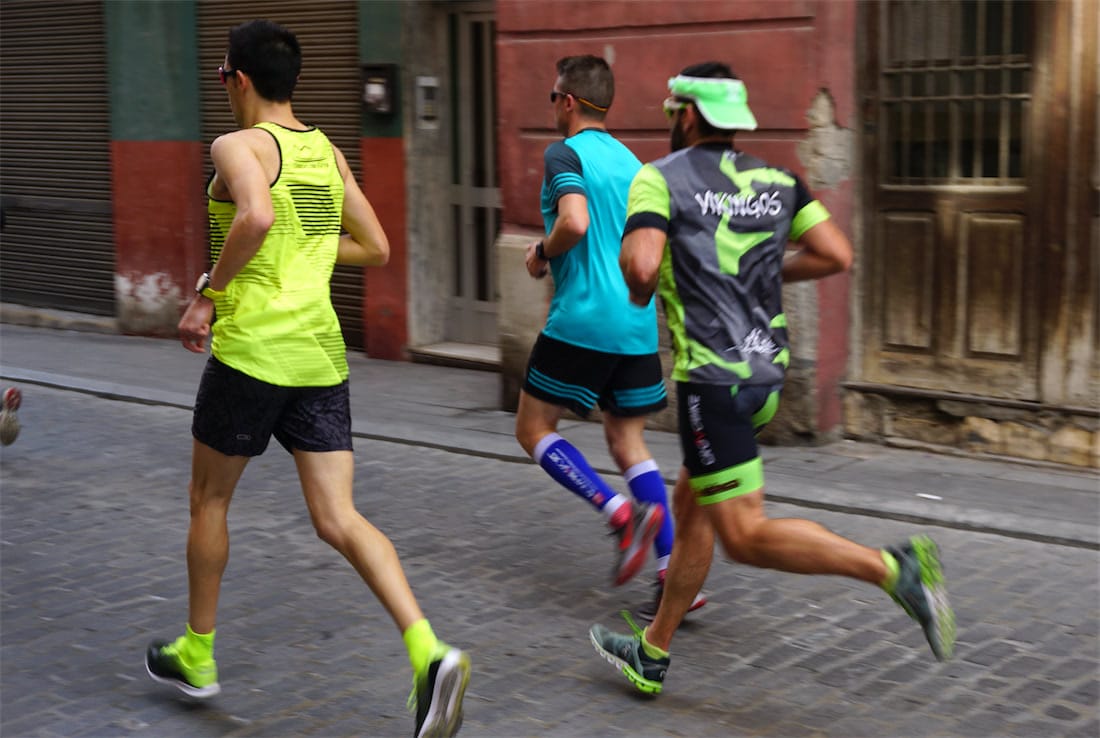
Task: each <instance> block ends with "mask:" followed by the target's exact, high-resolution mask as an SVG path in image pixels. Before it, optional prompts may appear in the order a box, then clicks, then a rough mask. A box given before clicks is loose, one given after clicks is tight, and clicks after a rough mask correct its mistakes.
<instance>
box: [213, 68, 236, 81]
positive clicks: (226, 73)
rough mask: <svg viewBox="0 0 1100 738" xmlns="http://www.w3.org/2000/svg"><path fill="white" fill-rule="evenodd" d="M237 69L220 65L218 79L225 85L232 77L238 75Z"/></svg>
mask: <svg viewBox="0 0 1100 738" xmlns="http://www.w3.org/2000/svg"><path fill="white" fill-rule="evenodd" d="M237 71H238V70H236V69H230V68H229V67H218V80H220V81H221V83H222V85H225V84H226V83H227V82H228V81H229V80H230V79H232V78H233V77H236V76H237Z"/></svg>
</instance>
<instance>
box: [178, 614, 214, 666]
mask: <svg viewBox="0 0 1100 738" xmlns="http://www.w3.org/2000/svg"><path fill="white" fill-rule="evenodd" d="M215 632H216V631H213V630H212V631H210V632H209V633H196V632H195V631H193V630H191V624H190V623H188V624H187V632H186V633H185V634H184V636H183V650H184V652H185V653H186V657H187V661H188V662H190V663H192V664H202V663H205V662H206V661H210V660H212V659H213V658H214V633H215Z"/></svg>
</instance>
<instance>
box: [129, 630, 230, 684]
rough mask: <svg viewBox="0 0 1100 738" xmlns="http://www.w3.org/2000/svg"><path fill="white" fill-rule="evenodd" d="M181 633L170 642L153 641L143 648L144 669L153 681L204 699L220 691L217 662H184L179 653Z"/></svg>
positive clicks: (212, 660) (181, 639) (181, 640)
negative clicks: (146, 647) (144, 650)
mask: <svg viewBox="0 0 1100 738" xmlns="http://www.w3.org/2000/svg"><path fill="white" fill-rule="evenodd" d="M182 642H183V637H182V636H181V637H180V638H178V639H177V640H176V641H175V642H174V643H169V642H168V641H153V642H152V643H150V644H149V648H148V650H146V652H145V670H146V671H147V672H149V676H151V677H152V678H153V681H156V682H160V683H161V684H170V685H171V686H173V687H175V688H176V689H178V690H179V691H181V692H183V693H184V694H185V695H187V696H189V697H195V698H197V699H206V698H208V697H213V696H214V695H216V694H217V693H218V692H220V691H221V689H222V688H221V685H219V684H218V665H217V664H216V663H215V662H214V659H209V660H208V661H207V662H206V663H202V664H194V665H192V664H188V663H186V661H185V660H184V659H183V655H182V654H181V653H180V645H181V644H182Z"/></svg>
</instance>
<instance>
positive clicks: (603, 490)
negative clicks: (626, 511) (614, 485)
mask: <svg viewBox="0 0 1100 738" xmlns="http://www.w3.org/2000/svg"><path fill="white" fill-rule="evenodd" d="M533 456H534V457H535V463H537V464H538V465H539V466H541V467H542V468H543V469H545V470H546V473H547V474H549V475H550V476H551V477H553V478H554V481H555V482H557V483H558V484H560V485H561V486H563V487H565V488H566V489H568V490H569V491H570V492H572V493H573V494H576V495H578V496H580V497H583V498H584V499H586V500H588V502H589V503H591V504H592V505H593V506H594V507H595V508H596V509H597V510H603V508H604V506H605V505H607V503H608V502H609V501H610V500H612V499H613V498H615V497H616V496H617V494H618V493H616V492H615V490H613V489H611V488H610V487H609V486H607V482H605V481H604V480H603V479H601V478H600V475H599V474H597V473H596V472H595V471H593V470H592V467H591V466H589V465H588V462H587V461H586V460H585V458H584V455H583V454H581V452H580V451H578V450H577V449H576V447H574V446H573V444H571V443H570V442H569V441H567V440H565V439H564V438H562V437H561V436H559V435H558V434H557V433H550V434H549V435H547V436H544V437H543V439H542V440H541V441H539V442H538V445H536V446H535V452H534V454H533Z"/></svg>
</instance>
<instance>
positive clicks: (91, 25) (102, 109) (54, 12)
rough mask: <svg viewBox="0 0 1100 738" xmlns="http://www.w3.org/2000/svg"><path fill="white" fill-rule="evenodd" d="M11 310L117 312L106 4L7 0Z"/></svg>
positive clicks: (1, 61)
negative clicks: (16, 307)
mask: <svg viewBox="0 0 1100 738" xmlns="http://www.w3.org/2000/svg"><path fill="white" fill-rule="evenodd" d="M0 91H2V100H3V102H2V104H0V208H2V211H3V225H2V228H0V300H3V301H5V302H13V303H18V304H22V305H31V306H34V307H46V308H61V309H66V310H76V311H79V312H83V313H91V314H95V315H114V314H115V287H114V271H115V270H114V259H115V243H114V227H113V222H112V210H111V119H110V95H109V94H108V79H107V44H106V34H105V24H104V19H103V3H102V1H101V0H68V1H67V2H44V1H43V0H4V3H3V21H2V22H0Z"/></svg>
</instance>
